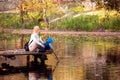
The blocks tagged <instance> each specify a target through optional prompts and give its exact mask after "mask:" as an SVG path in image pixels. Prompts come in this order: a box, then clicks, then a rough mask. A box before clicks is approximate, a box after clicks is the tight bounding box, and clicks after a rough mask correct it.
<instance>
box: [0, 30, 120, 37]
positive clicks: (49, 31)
mask: <svg viewBox="0 0 120 80" xmlns="http://www.w3.org/2000/svg"><path fill="white" fill-rule="evenodd" d="M0 32H7V33H11V34H31V33H32V29H0ZM41 34H57V35H96V36H114V37H119V38H120V32H107V31H106V32H85V31H55V30H41Z"/></svg>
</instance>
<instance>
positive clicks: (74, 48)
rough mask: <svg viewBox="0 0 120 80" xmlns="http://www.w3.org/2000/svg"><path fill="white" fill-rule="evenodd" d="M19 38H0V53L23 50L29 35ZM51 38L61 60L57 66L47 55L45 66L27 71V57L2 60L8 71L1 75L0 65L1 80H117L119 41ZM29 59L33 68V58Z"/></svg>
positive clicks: (50, 56)
mask: <svg viewBox="0 0 120 80" xmlns="http://www.w3.org/2000/svg"><path fill="white" fill-rule="evenodd" d="M21 36H22V35H21ZM21 36H18V37H15V38H13V37H11V39H2V38H0V45H1V46H0V50H4V49H15V48H16V49H19V48H23V45H24V43H25V41H27V40H28V35H27V37H26V36H24V37H23V38H21ZM51 36H52V37H53V39H54V43H53V46H54V48H55V53H56V54H57V56H58V57H59V59H60V62H59V63H58V64H57V61H56V59H55V56H54V54H49V55H47V57H48V60H46V62H45V63H46V65H35V66H33V67H31V68H30V69H28V68H27V67H26V56H17V57H16V59H15V60H11V59H10V58H7V60H6V58H5V57H2V56H1V57H0V60H1V62H0V64H2V63H7V64H9V66H11V67H10V70H8V71H7V70H5V71H4V72H3V71H2V70H3V69H1V68H2V65H0V67H1V68H0V80H119V74H120V67H119V66H120V41H119V39H118V38H113V37H112V38H111V37H108V38H106V37H96V36H94V37H93V36H91V37H90V36H88V37H86V36H79V37H71V36H55V35H51ZM26 38H27V40H26ZM30 57H31V60H30V61H31V65H32V61H33V56H30ZM39 62H40V61H39ZM53 69H54V71H53Z"/></svg>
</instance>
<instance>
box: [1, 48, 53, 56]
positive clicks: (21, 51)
mask: <svg viewBox="0 0 120 80" xmlns="http://www.w3.org/2000/svg"><path fill="white" fill-rule="evenodd" d="M43 53H45V54H51V53H52V51H46V52H30V51H25V50H24V49H13V50H3V51H0V56H11V55H14V56H17V55H36V54H43Z"/></svg>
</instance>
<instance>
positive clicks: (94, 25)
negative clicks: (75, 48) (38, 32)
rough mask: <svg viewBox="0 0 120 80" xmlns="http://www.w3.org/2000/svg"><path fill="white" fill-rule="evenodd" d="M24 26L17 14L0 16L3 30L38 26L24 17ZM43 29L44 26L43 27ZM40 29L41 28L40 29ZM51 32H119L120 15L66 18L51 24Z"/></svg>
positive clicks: (35, 21) (0, 25)
mask: <svg viewBox="0 0 120 80" xmlns="http://www.w3.org/2000/svg"><path fill="white" fill-rule="evenodd" d="M24 20H25V22H24V24H22V23H21V22H20V16H19V14H0V27H3V28H16V29H19V28H33V26H34V25H39V26H40V24H39V23H38V22H37V19H36V20H34V21H33V20H32V19H30V18H28V17H26V16H24ZM43 27H44V26H43ZM41 28H42V27H41ZM50 29H52V30H74V31H120V15H115V16H111V15H107V16H104V17H102V18H101V16H100V15H81V16H79V17H76V18H66V19H63V20H59V21H57V22H55V23H52V24H51V26H50Z"/></svg>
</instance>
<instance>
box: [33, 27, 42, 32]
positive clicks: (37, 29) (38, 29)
mask: <svg viewBox="0 0 120 80" xmlns="http://www.w3.org/2000/svg"><path fill="white" fill-rule="evenodd" d="M33 32H35V33H38V34H39V33H40V28H39V26H34V28H33Z"/></svg>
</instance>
